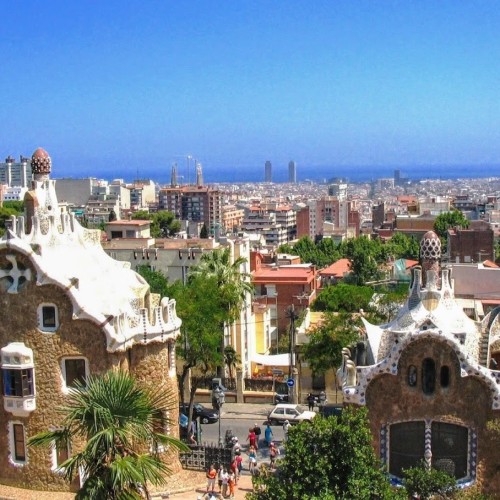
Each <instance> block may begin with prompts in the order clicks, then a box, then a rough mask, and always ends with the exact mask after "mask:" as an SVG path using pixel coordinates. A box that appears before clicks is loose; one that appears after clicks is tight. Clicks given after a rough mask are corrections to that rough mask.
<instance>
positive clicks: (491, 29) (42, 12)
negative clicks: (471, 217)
mask: <svg viewBox="0 0 500 500" xmlns="http://www.w3.org/2000/svg"><path fill="white" fill-rule="evenodd" d="M2 17H3V20H4V23H3V25H4V37H3V38H2V41H1V42H0V44H1V45H0V50H1V53H2V56H3V57H2V62H3V63H4V64H3V72H2V78H0V92H1V94H2V96H3V100H2V104H3V105H2V120H1V124H0V127H1V128H0V137H2V139H3V141H2V151H3V154H4V156H7V155H9V154H11V155H13V156H14V157H18V156H19V155H20V154H24V155H27V154H30V152H31V151H33V150H34V149H35V148H36V147H38V146H42V147H44V148H46V149H47V150H48V151H49V152H50V153H51V155H52V157H53V160H54V165H55V166H56V167H57V172H58V173H60V174H61V175H70V174H72V175H74V176H77V175H78V173H79V172H83V171H85V173H86V174H87V173H89V172H91V171H93V172H95V175H98V173H99V172H103V175H106V171H107V169H108V170H109V169H111V170H113V171H116V170H118V169H119V168H122V169H123V170H124V172H126V173H128V175H130V174H129V173H130V172H135V171H137V172H138V173H140V171H142V170H143V168H144V169H146V167H147V170H151V169H154V168H157V169H162V170H163V171H164V172H165V174H164V175H162V177H163V178H166V177H168V176H169V174H170V171H171V167H172V164H173V163H174V162H178V164H179V170H178V172H180V171H182V169H183V165H184V163H185V158H186V157H187V156H189V155H192V158H193V159H194V158H196V160H197V161H199V162H200V163H201V164H202V165H203V172H204V174H206V177H207V180H209V179H210V175H209V173H210V172H211V171H214V170H216V169H218V168H222V169H227V170H228V171H230V169H234V170H238V169H240V170H244V169H248V168H255V169H257V170H258V171H259V172H260V176H261V178H263V165H264V164H265V161H266V160H270V161H271V162H272V164H273V177H274V174H275V171H277V169H278V168H280V169H282V171H283V172H285V174H284V175H286V169H287V165H288V163H289V161H290V160H291V159H292V158H293V160H294V161H296V162H297V164H298V165H300V175H298V177H300V178H302V179H303V178H306V177H308V176H307V174H306V172H305V171H306V169H307V168H312V167H314V168H316V167H318V168H319V167H325V166H329V165H332V166H335V165H338V166H341V167H349V166H352V167H358V166H360V165H361V166H366V167H370V166H380V165H387V166H388V167H387V170H388V173H392V172H391V170H392V168H393V167H392V166H397V167H401V168H402V170H405V171H406V172H408V170H410V169H411V167H412V166H419V165H428V166H429V167H432V166H433V165H467V164H469V165H472V166H478V167H480V166H481V165H497V164H499V163H500V161H499V158H500V140H499V139H500V113H499V111H500V100H499V96H498V90H497V88H498V80H499V77H500V67H499V65H498V64H497V61H498V55H499V53H500V40H499V39H498V37H497V35H496V33H497V30H498V27H499V24H500V23H499V21H500V12H498V9H496V4H495V3H494V2H488V1H482V2H479V1H476V2H467V3H466V2H442V3H439V5H437V4H436V3H435V2H431V1H424V2H411V1H408V2H406V1H405V2H400V1H394V2H376V3H375V2H363V1H361V2H356V3H354V2H342V1H340V2H335V4H332V3H331V2H326V1H318V2H315V3H314V8H311V7H310V6H309V5H307V4H302V3H298V2H297V3H294V2H291V3H286V4H269V3H267V2H263V1H257V2H252V3H250V2H244V1H243V2H238V3H233V2H219V3H217V4H216V5H214V4H212V3H210V2H206V1H201V2H196V3H187V2H151V3H147V4H145V5H144V4H142V3H140V2H130V3H126V4H123V3H118V2H116V1H114V0H111V1H109V2H106V3H104V4H97V5H93V6H92V8H91V7H90V6H89V5H88V4H85V3H71V4H67V3H65V2H61V1H49V2H45V3H43V4H42V3H38V2H34V1H27V2H23V3H13V4H12V3H7V4H5V5H3V6H2ZM92 169H93V170H92ZM429 170H431V169H429ZM472 170H474V169H472ZM470 173H471V175H472V176H475V175H477V174H478V172H477V171H471V172H470ZM389 175H390V174H389ZM420 175H421V176H425V172H420ZM191 176H192V179H193V180H194V177H195V167H194V166H193V167H192V171H191Z"/></svg>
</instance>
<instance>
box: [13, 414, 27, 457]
mask: <svg viewBox="0 0 500 500" xmlns="http://www.w3.org/2000/svg"><path fill="white" fill-rule="evenodd" d="M9 448H10V449H9V451H10V454H9V459H10V462H11V463H13V464H14V465H24V464H25V463H26V461H27V456H26V436H25V434H24V425H23V424H21V423H20V422H9Z"/></svg>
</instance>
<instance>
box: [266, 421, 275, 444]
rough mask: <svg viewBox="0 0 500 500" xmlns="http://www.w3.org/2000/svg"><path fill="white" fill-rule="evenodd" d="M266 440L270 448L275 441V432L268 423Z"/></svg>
mask: <svg viewBox="0 0 500 500" xmlns="http://www.w3.org/2000/svg"><path fill="white" fill-rule="evenodd" d="M264 438H265V439H266V444H267V446H269V445H270V444H271V441H272V440H273V430H272V429H271V425H270V424H269V422H268V423H267V425H266V430H265V431H264Z"/></svg>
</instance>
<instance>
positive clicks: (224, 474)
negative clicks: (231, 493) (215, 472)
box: [221, 467, 229, 498]
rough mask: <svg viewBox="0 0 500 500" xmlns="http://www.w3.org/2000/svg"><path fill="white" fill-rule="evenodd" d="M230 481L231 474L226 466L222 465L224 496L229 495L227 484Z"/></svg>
mask: <svg viewBox="0 0 500 500" xmlns="http://www.w3.org/2000/svg"><path fill="white" fill-rule="evenodd" d="M228 481H229V474H228V472H227V470H226V468H225V467H222V492H221V493H222V496H223V497H224V498H225V497H226V496H227V484H228Z"/></svg>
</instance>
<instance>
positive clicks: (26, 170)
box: [0, 155, 32, 188]
mask: <svg viewBox="0 0 500 500" xmlns="http://www.w3.org/2000/svg"><path fill="white" fill-rule="evenodd" d="M31 175H32V174H31V160H30V159H29V158H25V157H24V156H22V155H21V157H20V159H19V161H16V160H14V158H12V157H11V156H8V157H7V158H6V159H5V162H4V163H0V184H6V185H7V186H8V187H24V188H28V187H30V182H31Z"/></svg>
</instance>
